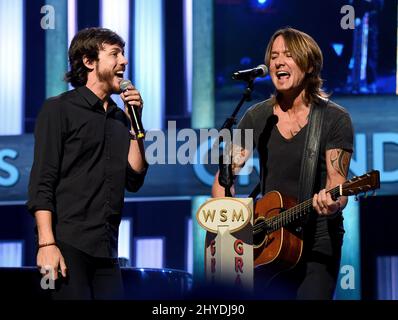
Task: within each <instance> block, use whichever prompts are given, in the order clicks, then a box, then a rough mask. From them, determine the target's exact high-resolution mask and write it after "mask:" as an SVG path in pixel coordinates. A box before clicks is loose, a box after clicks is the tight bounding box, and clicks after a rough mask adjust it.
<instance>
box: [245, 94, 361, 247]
mask: <svg viewBox="0 0 398 320" xmlns="http://www.w3.org/2000/svg"><path fill="white" fill-rule="evenodd" d="M277 121H278V119H277V116H275V115H273V106H272V105H271V103H270V100H266V101H263V102H260V103H258V104H256V105H253V106H252V107H251V108H249V109H248V110H247V112H246V113H245V114H244V116H243V118H242V119H241V121H240V122H239V124H238V128H240V129H253V140H254V141H253V144H254V147H255V148H256V149H257V151H258V153H259V157H260V176H261V184H262V192H263V194H265V193H267V192H269V191H272V190H277V191H279V192H280V193H282V194H284V195H287V196H291V197H295V198H297V195H298V182H299V177H300V167H301V158H302V153H303V149H304V145H305V137H306V131H307V127H308V125H306V126H305V127H304V128H302V129H301V131H300V132H299V133H298V134H297V135H296V136H294V137H293V138H291V139H286V138H284V137H283V136H282V135H281V134H280V132H279V130H278V128H277V126H276V123H277ZM329 149H344V150H347V151H350V152H352V149H353V128H352V123H351V118H350V116H349V114H348V112H347V111H346V110H345V109H344V108H342V107H341V106H339V105H337V104H335V103H334V102H332V101H329V103H328V104H327V106H326V109H325V112H324V121H323V127H322V134H321V145H320V155H319V162H318V173H317V178H316V181H315V186H314V193H315V192H318V191H319V190H321V189H323V188H325V184H326V150H329ZM340 218H341V219H340V221H341V223H337V224H338V225H339V226H340V230H342V217H340ZM314 220H315V221H316V223H315V225H314V227H315V232H314V233H313V235H314V238H315V239H322V238H325V239H326V240H327V241H328V242H330V241H329V239H330V237H329V231H330V230H329V229H330V228H328V222H327V221H328V218H325V217H320V216H316V215H315V217H314ZM329 220H330V219H329ZM335 220H336V219H335ZM315 221H314V222H315ZM336 222H337V221H334V223H335V224H336ZM319 242H320V241H316V243H317V244H319ZM321 242H322V241H321ZM316 247H317V245H316V244H314V246H313V249H315V250H317V249H316ZM326 247H328V248H326ZM326 247H325V246H323V245H322V248H320V249H319V251H322V252H324V253H327V254H330V253H331V252H330V251H331V248H329V247H330V246H329V245H327V246H326Z"/></svg>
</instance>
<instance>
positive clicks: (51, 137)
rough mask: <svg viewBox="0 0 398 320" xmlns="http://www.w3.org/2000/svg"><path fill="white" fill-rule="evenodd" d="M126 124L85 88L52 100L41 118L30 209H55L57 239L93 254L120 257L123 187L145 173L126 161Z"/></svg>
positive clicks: (137, 182) (130, 186) (121, 115)
mask: <svg viewBox="0 0 398 320" xmlns="http://www.w3.org/2000/svg"><path fill="white" fill-rule="evenodd" d="M128 123H129V122H128V119H127V117H126V115H125V113H124V112H123V111H122V110H121V109H119V108H118V107H117V106H116V104H115V103H114V102H113V101H112V100H111V99H110V100H109V105H108V108H107V110H106V111H105V110H104V108H103V103H102V101H101V100H100V99H99V98H98V97H97V96H96V95H95V94H94V93H93V92H92V91H91V90H90V89H88V88H87V87H85V86H83V87H80V88H77V89H75V90H72V91H68V92H65V93H63V94H61V95H60V96H57V97H54V98H50V99H48V100H47V101H46V102H45V103H44V105H43V107H42V109H41V111H40V113H39V116H38V118H37V123H36V127H35V151H34V162H33V166H32V171H31V174H30V182H29V199H28V202H27V206H28V209H29V211H30V212H31V213H34V212H35V211H37V210H49V211H51V212H52V213H53V230H54V233H55V238H56V240H60V241H63V242H65V243H67V244H70V245H72V246H74V247H76V248H78V249H80V250H82V251H84V252H86V253H88V254H90V255H92V256H95V257H108V258H116V257H117V239H118V227H119V224H120V220H121V210H122V207H123V202H124V201H123V200H124V189H125V188H126V189H127V190H128V191H133V192H134V191H137V190H138V189H139V188H140V187H141V186H142V184H143V182H144V177H145V174H146V170H144V172H142V173H137V172H135V171H134V170H133V169H132V168H131V166H130V165H129V163H128V160H127V159H128V152H129V147H130V137H129V129H128Z"/></svg>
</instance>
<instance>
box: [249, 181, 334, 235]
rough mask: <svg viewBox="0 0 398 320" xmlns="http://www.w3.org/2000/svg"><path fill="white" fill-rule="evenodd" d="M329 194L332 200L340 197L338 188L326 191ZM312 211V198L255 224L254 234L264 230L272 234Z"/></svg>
mask: <svg viewBox="0 0 398 320" xmlns="http://www.w3.org/2000/svg"><path fill="white" fill-rule="evenodd" d="M327 193H330V195H331V197H332V199H336V198H338V197H339V196H340V186H336V187H334V188H332V189H330V190H328V191H327ZM311 209H312V198H311V199H308V200H306V201H304V202H302V203H300V204H298V205H296V206H294V207H292V208H290V209H287V210H285V211H282V212H281V213H280V214H279V215H277V216H275V217H272V218H269V219H266V220H264V221H261V222H259V223H257V224H256V225H255V226H254V230H253V232H254V233H258V232H262V231H264V230H265V232H266V233H267V234H269V233H272V232H274V231H276V230H278V229H280V228H283V227H285V226H287V225H289V224H290V223H293V222H295V221H298V220H299V219H301V218H303V217H304V216H305V215H307V214H308V213H309V212H310V211H311Z"/></svg>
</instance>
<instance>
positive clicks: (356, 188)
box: [341, 170, 380, 196]
mask: <svg viewBox="0 0 398 320" xmlns="http://www.w3.org/2000/svg"><path fill="white" fill-rule="evenodd" d="M379 188H380V172H379V171H378V170H373V171H370V172H368V173H366V174H364V175H362V176H360V177H353V178H352V179H350V180H347V181H346V182H344V184H342V186H341V189H342V190H341V194H342V195H344V196H352V195H356V194H359V193H363V192H367V191H370V190H376V189H379Z"/></svg>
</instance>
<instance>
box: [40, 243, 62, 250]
mask: <svg viewBox="0 0 398 320" xmlns="http://www.w3.org/2000/svg"><path fill="white" fill-rule="evenodd" d="M56 245H57V243H56V242H45V243H42V244H40V243H39V245H38V246H37V247H38V248H39V249H40V248H44V247H48V246H56Z"/></svg>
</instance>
